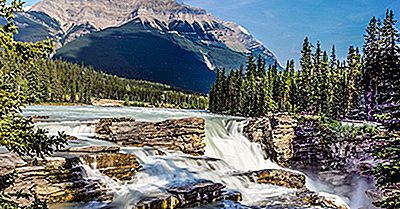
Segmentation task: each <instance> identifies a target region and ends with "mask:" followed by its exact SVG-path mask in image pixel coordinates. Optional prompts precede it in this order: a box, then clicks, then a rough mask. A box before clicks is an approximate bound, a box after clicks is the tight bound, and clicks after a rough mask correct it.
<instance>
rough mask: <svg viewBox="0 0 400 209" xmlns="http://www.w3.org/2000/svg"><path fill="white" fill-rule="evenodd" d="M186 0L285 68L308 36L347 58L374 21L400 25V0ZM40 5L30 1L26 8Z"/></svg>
mask: <svg viewBox="0 0 400 209" xmlns="http://www.w3.org/2000/svg"><path fill="white" fill-rule="evenodd" d="M181 1H183V2H185V3H186V4H189V5H193V6H197V7H202V8H205V9H207V10H208V11H209V12H211V13H213V14H214V15H216V16H217V17H219V18H221V19H224V20H228V21H234V22H236V23H239V24H240V25H242V26H244V27H245V28H246V29H248V30H249V31H250V33H252V34H253V35H254V36H255V37H256V38H257V39H259V40H261V41H262V42H263V43H264V44H265V45H266V46H267V47H268V48H269V49H271V50H272V51H273V52H274V53H275V54H276V56H277V57H278V59H279V60H280V62H282V63H285V62H286V60H287V59H295V60H296V61H298V59H299V57H300V53H299V52H300V48H301V44H302V42H303V39H304V37H305V36H308V37H309V38H310V39H311V41H312V42H316V41H317V40H320V41H321V43H322V47H323V48H325V49H327V50H330V49H331V47H332V45H333V44H335V45H336V48H337V51H338V55H339V57H342V58H343V57H345V56H346V52H347V48H348V47H349V46H350V45H354V46H359V47H362V43H363V34H364V30H365V27H366V25H367V24H368V22H369V20H370V19H371V17H372V16H378V17H383V16H384V14H385V10H386V9H387V8H390V9H393V10H394V11H395V15H396V19H398V20H400V18H399V17H400V0H181ZM35 2H37V0H27V5H32V4H34V3H35ZM399 25H400V23H399ZM398 28H399V27H398Z"/></svg>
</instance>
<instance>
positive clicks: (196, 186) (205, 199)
mask: <svg viewBox="0 0 400 209" xmlns="http://www.w3.org/2000/svg"><path fill="white" fill-rule="evenodd" d="M223 189H225V186H224V185H222V184H220V183H214V182H211V181H208V180H204V181H199V182H195V183H185V184H183V185H179V186H174V187H170V188H168V189H167V191H168V192H169V193H170V194H172V195H174V196H176V197H178V199H179V204H178V207H192V206H198V205H201V204H207V203H211V202H214V201H216V200H221V199H223V193H224V191H223Z"/></svg>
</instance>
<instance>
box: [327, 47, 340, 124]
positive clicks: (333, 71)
mask: <svg viewBox="0 0 400 209" xmlns="http://www.w3.org/2000/svg"><path fill="white" fill-rule="evenodd" d="M341 80H342V74H341V72H340V62H339V61H338V60H337V58H336V49H335V46H333V47H332V52H331V59H330V74H329V81H330V82H331V87H332V88H331V89H329V90H330V93H329V107H330V113H329V115H330V116H332V117H333V118H338V117H339V116H340V110H341V108H342V106H341V103H342V101H343V100H342V97H341V96H342V95H343V94H342V90H341V86H342V85H341Z"/></svg>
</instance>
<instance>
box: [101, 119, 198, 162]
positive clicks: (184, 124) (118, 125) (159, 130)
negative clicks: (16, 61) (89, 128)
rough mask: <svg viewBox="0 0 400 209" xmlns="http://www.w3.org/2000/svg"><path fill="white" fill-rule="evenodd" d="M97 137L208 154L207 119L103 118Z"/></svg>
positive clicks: (121, 142)
mask: <svg viewBox="0 0 400 209" xmlns="http://www.w3.org/2000/svg"><path fill="white" fill-rule="evenodd" d="M96 137H97V138H99V139H102V140H107V141H112V142H115V143H117V144H120V145H123V146H137V147H143V146H149V147H161V148H167V149H169V150H174V151H181V152H183V153H186V154H191V155H195V156H199V155H204V152H205V151H204V147H205V143H204V139H205V120H204V119H202V118H186V119H174V120H166V121H162V122H156V123H152V122H140V121H135V120H133V119H128V118H120V119H103V120H101V121H100V122H99V123H98V124H97V125H96Z"/></svg>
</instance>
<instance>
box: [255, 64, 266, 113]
mask: <svg viewBox="0 0 400 209" xmlns="http://www.w3.org/2000/svg"><path fill="white" fill-rule="evenodd" d="M265 79H266V69H265V60H264V59H263V58H262V57H261V56H259V57H258V60H257V77H256V94H257V95H256V100H257V101H256V111H255V114H256V115H257V116H261V115H265V114H266V113H267V105H266V103H265V102H266V97H267V92H266V89H265V88H264V87H265V82H266V81H265Z"/></svg>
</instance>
